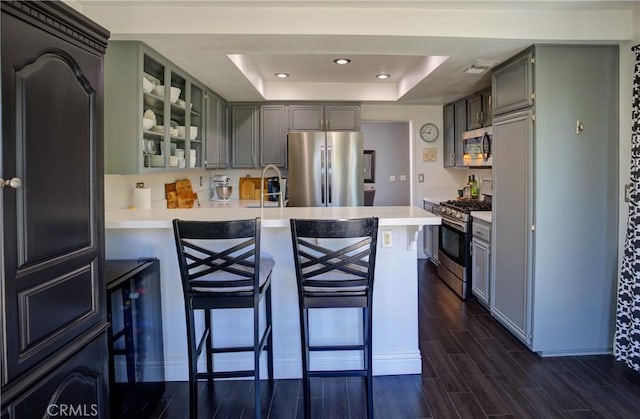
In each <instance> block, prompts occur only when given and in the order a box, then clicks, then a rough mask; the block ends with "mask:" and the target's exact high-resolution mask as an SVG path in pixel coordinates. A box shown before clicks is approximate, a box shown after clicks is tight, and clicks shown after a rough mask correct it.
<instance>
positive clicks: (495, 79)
mask: <svg viewBox="0 0 640 419" xmlns="http://www.w3.org/2000/svg"><path fill="white" fill-rule="evenodd" d="M533 63H534V58H533V53H531V52H529V53H526V54H523V55H521V56H519V57H518V59H516V60H513V61H510V62H509V64H507V65H504V66H501V67H499V68H497V69H496V70H495V71H494V72H493V75H492V84H491V87H492V89H493V94H492V98H493V100H494V107H493V114H494V115H501V114H503V113H505V112H511V111H515V110H518V109H523V108H526V107H529V106H532V105H533V102H534V98H535V94H534V88H533V76H534V74H533V68H534V65H533Z"/></svg>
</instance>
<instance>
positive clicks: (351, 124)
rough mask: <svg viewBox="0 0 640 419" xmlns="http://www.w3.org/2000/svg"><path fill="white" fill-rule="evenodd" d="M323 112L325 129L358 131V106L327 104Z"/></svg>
mask: <svg viewBox="0 0 640 419" xmlns="http://www.w3.org/2000/svg"><path fill="white" fill-rule="evenodd" d="M324 114H325V115H324V117H325V131H360V106H357V105H327V106H325V107H324Z"/></svg>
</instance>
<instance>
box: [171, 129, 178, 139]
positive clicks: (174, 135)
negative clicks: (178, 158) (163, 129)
mask: <svg viewBox="0 0 640 419" xmlns="http://www.w3.org/2000/svg"><path fill="white" fill-rule="evenodd" d="M169 135H171V136H172V137H177V136H178V128H173V127H171V128H169Z"/></svg>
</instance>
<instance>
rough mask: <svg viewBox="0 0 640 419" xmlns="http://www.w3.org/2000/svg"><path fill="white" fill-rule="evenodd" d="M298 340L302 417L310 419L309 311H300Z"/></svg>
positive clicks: (302, 309)
mask: <svg viewBox="0 0 640 419" xmlns="http://www.w3.org/2000/svg"><path fill="white" fill-rule="evenodd" d="M300 325H301V330H300V340H301V341H302V342H301V343H302V348H301V349H302V394H303V402H304V417H305V419H309V418H311V383H310V379H309V361H310V360H309V309H307V308H301V309H300Z"/></svg>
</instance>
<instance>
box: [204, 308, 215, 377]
mask: <svg viewBox="0 0 640 419" xmlns="http://www.w3.org/2000/svg"><path fill="white" fill-rule="evenodd" d="M204 325H205V331H204V333H209V336H208V337H207V343H206V348H205V351H207V353H206V356H207V372H208V373H209V374H211V373H212V372H213V329H212V328H211V310H205V311H204ZM209 383H210V384H211V383H213V377H212V376H209Z"/></svg>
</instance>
